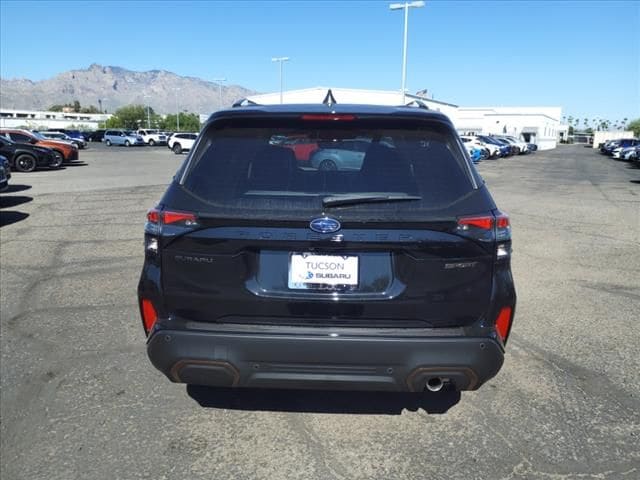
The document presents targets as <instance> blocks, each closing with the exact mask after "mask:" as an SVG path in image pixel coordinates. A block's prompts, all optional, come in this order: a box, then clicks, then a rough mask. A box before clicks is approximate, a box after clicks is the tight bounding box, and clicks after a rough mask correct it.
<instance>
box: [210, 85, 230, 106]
mask: <svg viewBox="0 0 640 480" xmlns="http://www.w3.org/2000/svg"><path fill="white" fill-rule="evenodd" d="M213 81H214V82H217V83H218V92H219V93H220V110H222V82H226V81H227V79H226V78H214V79H213Z"/></svg>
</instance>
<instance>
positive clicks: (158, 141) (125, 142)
mask: <svg viewBox="0 0 640 480" xmlns="http://www.w3.org/2000/svg"><path fill="white" fill-rule="evenodd" d="M197 136H198V134H197V133H192V132H178V133H172V132H162V131H160V130H157V129H147V128H145V129H140V130H126V129H110V130H96V131H95V132H91V134H90V135H89V136H88V139H89V141H92V142H103V143H104V144H105V145H107V146H108V147H111V146H124V147H136V146H145V145H146V146H150V147H154V146H156V145H167V146H168V147H169V148H170V149H171V150H173V152H174V153H176V154H180V153H182V152H184V151H188V150H191V147H192V146H193V144H194V142H195V140H196V138H197Z"/></svg>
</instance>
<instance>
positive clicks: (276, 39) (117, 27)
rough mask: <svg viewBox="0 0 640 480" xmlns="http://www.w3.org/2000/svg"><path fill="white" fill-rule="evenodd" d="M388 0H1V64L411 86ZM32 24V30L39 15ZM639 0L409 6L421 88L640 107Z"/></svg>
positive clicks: (627, 113)
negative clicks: (281, 63)
mask: <svg viewBox="0 0 640 480" xmlns="http://www.w3.org/2000/svg"><path fill="white" fill-rule="evenodd" d="M388 4H389V2H365V1H361V2H346V1H343V2H311V1H305V2H266V1H264V2H249V1H242V2H205V1H197V2H186V1H183V2H178V1H171V2H154V1H142V2H136V1H127V2H117V1H112V2H101V1H97V0H94V1H85V2H82V1H72V2H63V1H56V2H52V1H38V2H28V1H13V0H1V1H0V74H1V75H2V77H3V78H17V77H25V78H29V79H32V80H41V79H44V78H48V77H51V76H54V75H55V74H57V73H60V72H62V71H65V70H69V69H77V68H86V67H88V66H89V65H90V64H91V63H99V64H102V65H115V66H121V67H125V68H129V69H132V70H152V69H164V70H169V71H172V72H175V73H177V74H180V75H190V76H195V77H201V78H203V79H207V80H212V79H213V78H216V77H219V76H225V77H226V78H228V79H229V81H230V82H231V83H234V84H237V85H242V86H245V87H247V88H251V89H255V90H257V91H260V92H269V91H277V90H278V88H279V80H278V70H277V66H276V64H273V63H271V57H273V56H289V57H291V62H289V63H288V64H286V65H285V89H296V88H305V87H312V86H318V85H323V86H335V87H353V88H372V89H384V90H391V89H399V88H400V78H401V62H402V58H401V53H402V23H403V19H402V13H401V12H400V11H396V12H392V11H390V10H389V8H388ZM26 26H28V28H27V27H26ZM639 71H640V2H639V1H637V0H636V1H585V2H579V1H573V2H544V1H533V2H525V1H497V2H488V1H487V2H484V1H468V2H452V1H433V0H432V1H427V4H426V7H424V8H420V9H412V10H411V12H410V18H409V66H408V81H407V86H408V88H409V90H410V91H411V92H415V91H417V90H420V89H423V88H426V89H428V90H429V91H430V92H432V93H433V94H434V96H435V98H436V99H439V100H443V101H448V102H451V103H456V104H459V105H465V106H497V105H505V106H509V105H514V106H515V105H523V106H530V105H531V106H535V105H560V106H562V107H563V109H564V113H565V114H566V115H573V116H578V117H584V116H587V117H589V118H593V117H596V116H597V117H604V118H608V119H610V120H617V119H622V118H623V117H628V118H632V117H634V118H635V117H640V73H639Z"/></svg>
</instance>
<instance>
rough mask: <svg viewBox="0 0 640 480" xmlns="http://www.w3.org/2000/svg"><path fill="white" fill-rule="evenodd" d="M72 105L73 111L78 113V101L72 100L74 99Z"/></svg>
mask: <svg viewBox="0 0 640 480" xmlns="http://www.w3.org/2000/svg"><path fill="white" fill-rule="evenodd" d="M72 107H73V111H74V112H75V113H80V108H81V107H80V102H79V101H78V100H74V101H73V105H72Z"/></svg>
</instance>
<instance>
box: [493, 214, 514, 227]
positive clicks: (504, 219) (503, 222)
mask: <svg viewBox="0 0 640 480" xmlns="http://www.w3.org/2000/svg"><path fill="white" fill-rule="evenodd" d="M496 226H497V227H498V228H509V227H510V226H511V223H510V222H509V216H508V215H507V214H506V213H501V214H500V215H498V217H497V218H496Z"/></svg>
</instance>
